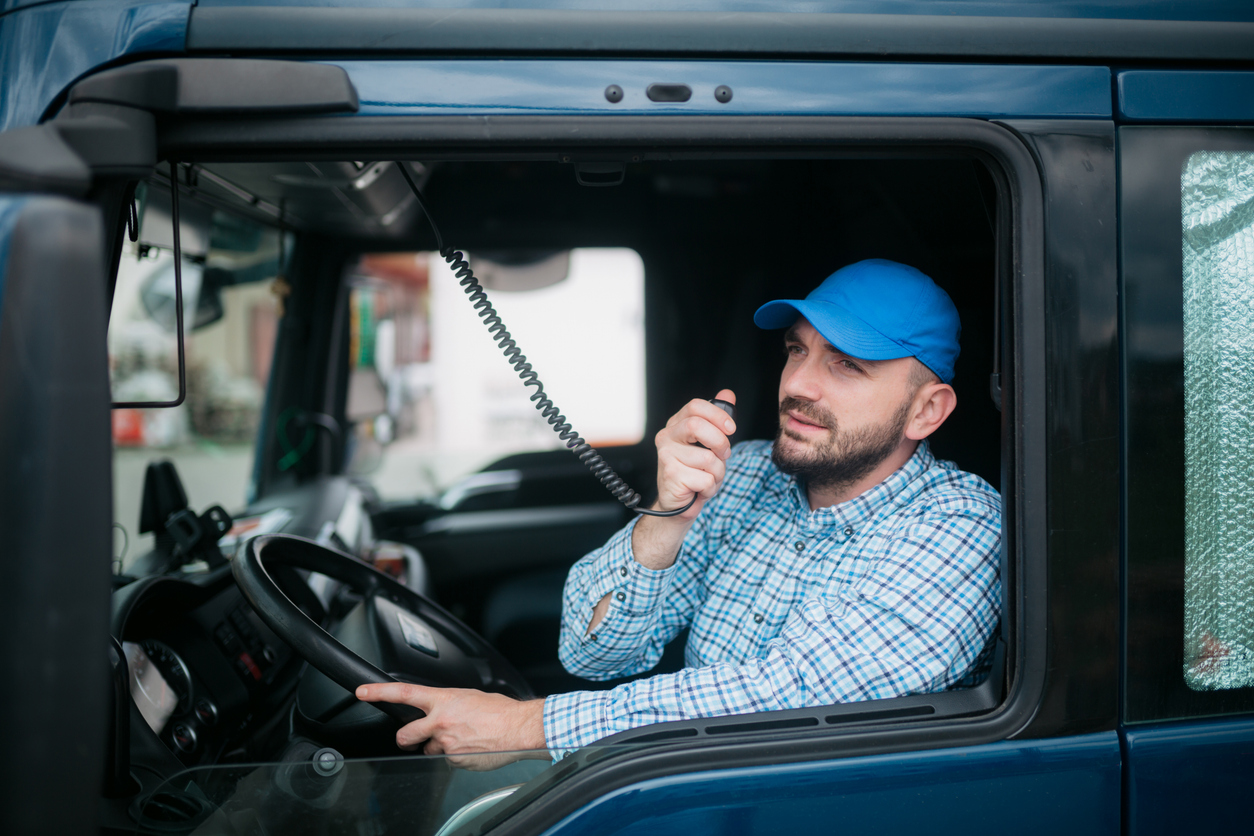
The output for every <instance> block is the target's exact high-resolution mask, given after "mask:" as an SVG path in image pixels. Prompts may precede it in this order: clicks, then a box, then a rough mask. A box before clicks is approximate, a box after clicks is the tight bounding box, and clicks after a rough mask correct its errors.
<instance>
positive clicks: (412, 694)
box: [356, 682, 435, 714]
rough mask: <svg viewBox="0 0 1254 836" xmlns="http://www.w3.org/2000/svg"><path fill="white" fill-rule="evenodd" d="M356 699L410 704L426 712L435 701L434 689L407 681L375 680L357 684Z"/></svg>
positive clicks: (428, 711) (429, 711) (429, 710)
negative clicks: (366, 683) (370, 682)
mask: <svg viewBox="0 0 1254 836" xmlns="http://www.w3.org/2000/svg"><path fill="white" fill-rule="evenodd" d="M356 696H357V699H359V700H361V701H362V702H393V703H398V704H400V705H412V706H413V707H414V708H421V709H422V710H423V711H425V712H427V713H428V714H429V713H431V708H432V706H433V705H434V703H435V699H434V696H435V694H434V689H432V688H427V687H424V686H422V685H411V684H410V683H408V682H375V683H372V684H369V685H359V686H358V687H357V692H356Z"/></svg>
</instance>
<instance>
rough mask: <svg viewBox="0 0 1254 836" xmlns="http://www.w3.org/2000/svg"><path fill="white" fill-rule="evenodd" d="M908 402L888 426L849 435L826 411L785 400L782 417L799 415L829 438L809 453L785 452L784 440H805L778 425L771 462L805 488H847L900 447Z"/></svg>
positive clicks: (780, 406)
mask: <svg viewBox="0 0 1254 836" xmlns="http://www.w3.org/2000/svg"><path fill="white" fill-rule="evenodd" d="M911 400H912V399H909V398H908V399H906V401H905V403H903V404H902V405H901V407H900V408H899V409H898V410H897V413H896V414H895V415H894V416H893V417H892V418H891V419H889V421H888V422H887V423H884V424H878V425H875V426H871V427H863V428H862V429H859V430H852V431H850V430H842V429H841V428H840V427H839V426H838V425H837V423H836V416H834V415H832V414H831V413H830V412H828V411H827V410H825V409H822V408H820V407H817V406H815V405H814V404H812V403H809V402H807V401H802V400H799V399H797V398H793V397H787V398H784V400H783V401H781V402H780V405H779V414H780V416H781V417H782V416H783V415H785V414H786V413H788V412H790V411H795V412H798V413H800V414H801V415H804V416H805V418H806V420H807V421H811V422H813V423H815V424H818V425H819V426H821V427H826V428H827V432H828V437H827V440H826V441H823V442H819V443H816V444H815V445H813V446H811V447H809V449H802V450H796V449H785V447H784V445H783V444H782V441H783V439H784V438H790V439H792V440H794V441H801V442H804V441H805V439H804V438H803V437H802V436H801V435H799V434H797V433H794V432H790V431H789V430H786V429H784V425H783V423H782V422H781V423H780V427H779V430H778V431H776V433H775V446H774V448H772V450H771V461H772V462H774V463H775V466H776V467H778V468H779V469H780V470H781V471H782V472H784V473H786V474H788V475H789V476H796V477H797V478H798V479H799V480H801V481H802V483H803V484H804V485H805V486H806V487H808V488H817V489H820V490H831V489H834V490H837V491H839V490H844V489H846V488H849V487H851V486H853V485H854V484H856V483H857V482H858V481H859V480H860V479H862V478H863V477H864V476H866V475H867V474H869V473H870V472H871V471H873V470H875V468H877V467H879V466H880V465H881V464H882V463H883V462H884V460H885V459H887V458H888V457H889V456H890V455H892V453H893V451H894V450H896V449H897V446H898V445H899V444H901V439H902V437H903V436H904V435H905V432H906V424H907V422H908V421H909V419H910V406H911Z"/></svg>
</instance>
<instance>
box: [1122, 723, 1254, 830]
mask: <svg viewBox="0 0 1254 836" xmlns="http://www.w3.org/2000/svg"><path fill="white" fill-rule="evenodd" d="M1126 740H1127V757H1128V777H1127V793H1128V829H1127V832H1128V833H1129V834H1135V836H1149V834H1157V833H1163V834H1176V833H1247V832H1249V829H1250V821H1251V813H1250V806H1249V796H1248V795H1246V793H1248V792H1249V791H1250V776H1251V775H1254V719H1249V718H1246V719H1241V720H1216V721H1211V722H1208V723H1173V724H1171V725H1168V726H1159V727H1157V728H1144V729H1133V730H1131V731H1129V732H1127V735H1126Z"/></svg>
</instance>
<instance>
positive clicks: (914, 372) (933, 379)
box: [910, 357, 941, 392]
mask: <svg viewBox="0 0 1254 836" xmlns="http://www.w3.org/2000/svg"><path fill="white" fill-rule="evenodd" d="M910 359H911V360H913V361H914V365H913V366H911V367H910V390H911V391H912V392H918V391H919V390H920V389H922V388H923V387H924V386H926V385H927V384H929V383H940V382H941V379H940V376H939V375H937V374H936V372H934V371H932V370H931V369H929V368H928V367H927V366H925V365H923V363H922V362H921V361H920V360H919V358H918V357H911V358H910Z"/></svg>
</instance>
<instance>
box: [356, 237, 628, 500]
mask: <svg viewBox="0 0 1254 836" xmlns="http://www.w3.org/2000/svg"><path fill="white" fill-rule="evenodd" d="M469 258H470V262H471V265H472V267H473V269H474V272H475V275H476V276H477V277H478V278H479V279H480V281H481V282H482V283H483V286H484V288H485V290H486V291H487V292H488V295H489V299H490V300H491V302H492V304H493V306H494V307H495V308H496V310H497V312H498V313H499V315H500V317H501V320H502V321H503V322H504V323H505V326H506V327H507V328H508V329H509V332H510V334H511V336H512V337H513V339H514V340H515V341H516V342H517V343H518V346H519V347H520V348H521V349H522V351H523V353H524V354H525V355H526V358H527V361H528V362H530V363H531V364H532V366H533V367H534V370H535V371H536V373H537V374H538V375H539V376H540V380H541V381H543V383H544V387H545V390H546V392H547V393H548V395H549V397H550V398H552V400H553V402H554V403H555V404H556V405H557V406H558V407H559V408H560V409H561V410H562V414H563V415H565V416H566V417H567V419H568V420H569V422H570V424H571V425H572V426H573V427H574V428H575V431H576V432H578V433H579V434H580V435H582V436H583V437H584V438H586V439H587V440H588V442H589V443H590V444H592V445H593V446H594V447H598V448H603V447H611V446H615V445H625V444H636V443H638V442H639V441H641V440H642V439H643V438H644V429H645V400H644V393H645V377H644V263H643V261H642V260H641V259H640V256H639V255H637V254H636V253H635V252H634V251H632V250H629V249H621V248H581V249H574V250H569V251H562V252H556V253H553V252H543V253H531V252H526V251H523V252H512V251H511V252H501V253H497V252H491V253H483V254H476V253H470V254H469ZM346 280H347V281H348V282H349V285H350V287H351V288H352V294H351V296H350V316H351V319H350V327H351V331H350V341H349V369H350V371H349V386H348V402H347V404H346V414H347V417H348V419H349V421H351V422H353V431H352V436H351V438H352V440H351V442H350V444H351V446H350V450H349V469H350V471H351V472H353V473H355V474H357V475H360V476H364V477H366V478H367V479H369V480H370V482H371V484H372V485H373V486H374V487H375V489H376V490H377V491H378V492H379V494H380V496H382V497H384V498H385V499H410V498H413V497H415V496H429V495H434V494H436V493H439V492H441V491H444V490H446V489H447V488H449V487H451V486H452V485H453V484H454V483H456V482H457V481H458V480H460V479H462V478H463V477H465V476H467V475H469V474H471V473H474V472H475V471H477V470H479V469H480V468H482V467H484V466H485V465H488V464H490V463H491V462H493V461H495V460H497V459H501V458H503V457H505V456H508V455H511V454H515V453H525V452H533V451H540V450H556V449H558V448H561V447H564V442H563V441H562V440H561V438H559V437H558V436H557V434H556V433H554V432H553V430H552V429H551V428H550V427H549V425H548V422H547V421H545V419H544V416H542V415H541V414H540V413H539V412H538V411H537V410H536V408H535V404H534V403H533V402H532V401H531V397H530V396H531V394H532V392H533V391H534V390H533V389H531V388H528V387H524V386H523V384H522V381H521V380H519V377H518V373H517V372H516V371H514V369H513V368H512V367H511V365H510V363H509V362H508V361H507V360H506V358H505V357H504V355H503V354H502V352H501V349H500V348H499V347H498V346H497V344H496V342H495V341H494V340H493V339H492V335H491V334H489V333H488V329H487V328H486V327H485V326H484V324H483V321H482V320H481V318H480V317H479V316H478V313H477V311H476V310H475V308H474V306H473V305H472V304H471V302H470V301H469V300H468V299H467V298H466V294H465V293H464V292H463V290H462V288H461V286H460V285H459V284H458V281H457V277H456V276H455V275H454V274H453V273H452V272H451V271H450V270H449V268H448V265H447V264H446V263H445V262H444V260H443V259H442V258H440V257H439V255H438V254H436V253H426V252H423V253H368V254H365V255H363V256H362V257H361V258H360V259H359V260H358V261H357V262H356V263H355V264H354V265H352V267H351V268H350V270H349V274H348V276H347V277H346ZM607 366H608V367H607Z"/></svg>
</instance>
